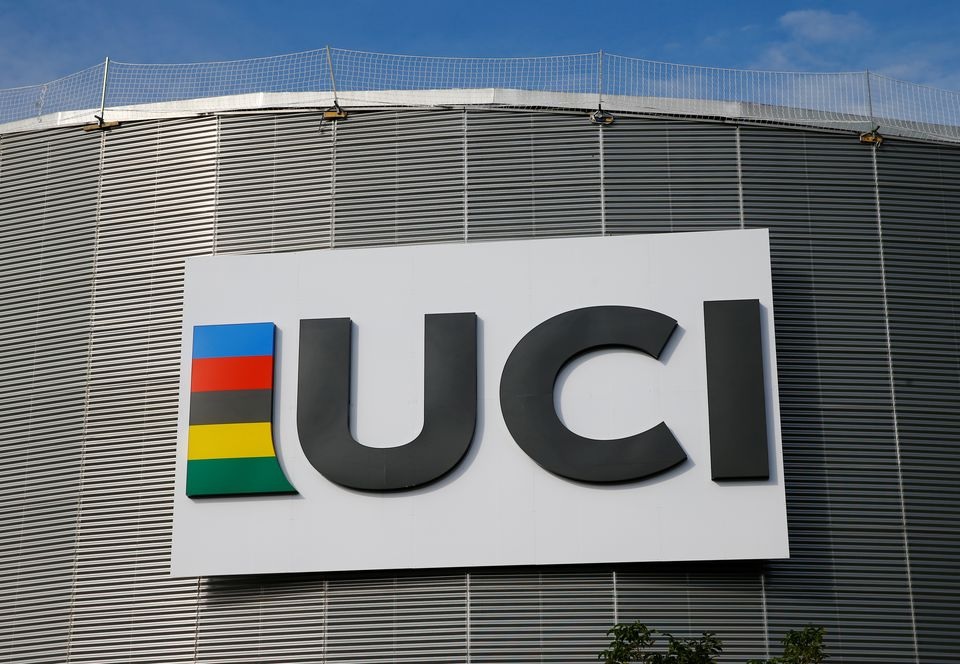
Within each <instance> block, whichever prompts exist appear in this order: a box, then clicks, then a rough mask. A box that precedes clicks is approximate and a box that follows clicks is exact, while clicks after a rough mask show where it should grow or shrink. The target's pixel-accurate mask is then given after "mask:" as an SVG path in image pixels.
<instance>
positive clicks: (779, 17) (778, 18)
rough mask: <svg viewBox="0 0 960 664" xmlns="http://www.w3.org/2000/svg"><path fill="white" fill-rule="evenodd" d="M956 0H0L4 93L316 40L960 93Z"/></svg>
mask: <svg viewBox="0 0 960 664" xmlns="http://www.w3.org/2000/svg"><path fill="white" fill-rule="evenodd" d="M958 25H960V2H933V1H914V2H885V1H882V0H881V1H876V2H871V3H853V2H799V3H778V2H757V1H753V0H740V1H733V2H683V1H681V0H677V1H675V2H669V3H665V2H642V1H640V0H634V1H633V2H619V1H616V0H606V1H605V0H577V1H575V2H572V1H567V0H557V1H555V2H549V3H547V2H544V3H538V2H531V1H527V2H522V1H521V0H514V1H512V2H501V1H500V0H488V1H486V2H457V1H456V0H447V1H446V2H436V1H434V0H420V1H417V2H409V1H408V2H373V1H370V0H333V1H326V2H321V1H319V0H314V1H300V0H267V1H264V0H260V1H256V2H255V1H251V0H234V1H230V0H192V1H184V0H162V1H160V2H136V1H131V0H125V1H122V2H121V1H114V0H100V1H97V0H86V1H81V2H77V1H76V0H70V1H67V0H0V88H7V87H13V86H20V85H29V84H35V83H43V82H46V81H49V80H52V79H55V78H58V77H60V76H64V75H66V74H69V73H72V72H75V71H77V70H80V69H83V68H85V67H88V66H90V65H93V64H96V63H98V62H101V61H102V60H103V58H104V56H110V58H111V59H113V60H118V61H122V62H151V63H154V62H197V61H208V60H231V59H238V58H249V57H258V56H264V55H274V54H279V53H290V52H295V51H302V50H308V49H313V48H320V47H322V46H324V45H326V44H330V45H331V46H336V47H340V48H348V49H358V50H370V51H381V52H391V53H404V54H413V55H450V56H456V55H470V56H529V55H556V54H566V53H584V52H594V51H597V50H599V49H601V48H602V49H604V50H606V51H609V52H611V53H616V54H619V55H628V56H634V57H641V58H649V59H654V60H665V61H669V62H678V63H685V64H700V65H710V66H717V67H736V68H757V69H774V70H790V71H853V70H857V71H860V70H863V69H870V70H872V71H877V72H880V73H884V74H887V75H890V76H893V77H896V78H901V79H904V80H908V81H913V82H917V83H925V84H928V85H933V86H937V87H945V88H950V89H954V90H960V38H958V36H957V26H958Z"/></svg>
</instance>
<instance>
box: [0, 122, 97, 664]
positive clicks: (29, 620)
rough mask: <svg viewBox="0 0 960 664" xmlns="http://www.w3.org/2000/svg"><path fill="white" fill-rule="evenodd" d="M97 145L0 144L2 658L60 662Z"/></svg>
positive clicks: (80, 140) (63, 139) (73, 137)
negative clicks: (2, 461) (0, 238)
mask: <svg viewBox="0 0 960 664" xmlns="http://www.w3.org/2000/svg"><path fill="white" fill-rule="evenodd" d="M99 156H100V137H99V136H93V135H85V134H81V133H79V132H76V131H71V130H57V131H48V132H30V133H25V134H20V135H16V136H4V137H2V138H0V237H2V240H0V446H2V449H3V460H4V463H3V464H2V465H0V601H2V608H0V661H3V662H11V663H16V664H20V663H22V662H63V661H64V660H65V659H66V656H67V633H68V630H69V624H70V609H71V607H70V599H71V595H72V591H73V557H74V544H75V536H76V523H77V499H78V493H79V480H80V460H81V458H82V455H83V451H82V450H83V445H82V434H81V432H82V430H83V420H84V392H85V387H86V378H87V351H88V346H89V330H90V328H89V317H90V294H91V283H92V274H93V246H94V238H95V235H94V228H95V225H94V220H95V218H96V200H97V164H98V161H99Z"/></svg>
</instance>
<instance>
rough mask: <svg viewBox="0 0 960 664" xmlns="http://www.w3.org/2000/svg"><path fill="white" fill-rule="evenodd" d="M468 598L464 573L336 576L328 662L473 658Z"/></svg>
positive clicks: (329, 608) (329, 616) (329, 601)
mask: <svg viewBox="0 0 960 664" xmlns="http://www.w3.org/2000/svg"><path fill="white" fill-rule="evenodd" d="M466 597H467V591H466V583H465V579H464V577H463V576H462V575H461V576H454V577H448V576H437V575H434V574H431V573H417V574H414V575H411V576H410V577H394V578H383V579H334V580H331V581H330V582H329V584H328V586H327V637H326V642H325V644H326V645H325V649H324V655H325V657H324V661H326V662H383V663H387V662H463V661H467V657H466V652H467V646H466V635H467V634H466V633H467V615H466Z"/></svg>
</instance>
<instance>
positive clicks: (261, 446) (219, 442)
mask: <svg viewBox="0 0 960 664" xmlns="http://www.w3.org/2000/svg"><path fill="white" fill-rule="evenodd" d="M272 456H276V453H275V452H274V451H273V436H272V435H271V431H270V423H269V422H252V423H249V424H194V425H193V426H191V427H190V438H189V445H188V446H187V459H189V460H190V461H193V460H195V459H238V458H243V457H272Z"/></svg>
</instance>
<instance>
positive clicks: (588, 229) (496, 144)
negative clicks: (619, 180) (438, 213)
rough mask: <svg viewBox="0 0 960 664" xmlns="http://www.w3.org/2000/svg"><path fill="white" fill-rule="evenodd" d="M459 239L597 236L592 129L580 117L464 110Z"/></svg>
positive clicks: (596, 134) (596, 149) (596, 151)
mask: <svg viewBox="0 0 960 664" xmlns="http://www.w3.org/2000/svg"><path fill="white" fill-rule="evenodd" d="M467 200H468V205H467V207H468V209H467V215H468V221H467V238H468V239H470V240H506V239H511V238H530V237H551V236H561V235H590V234H596V235H599V234H600V231H601V225H602V219H601V217H602V215H601V210H600V200H601V198H600V130H599V128H598V127H596V126H593V125H591V124H590V121H589V120H588V119H587V117H586V115H561V114H550V113H534V112H526V111H516V110H505V111H472V110H471V111H468V112H467Z"/></svg>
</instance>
